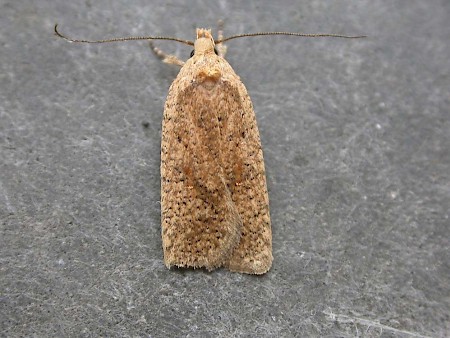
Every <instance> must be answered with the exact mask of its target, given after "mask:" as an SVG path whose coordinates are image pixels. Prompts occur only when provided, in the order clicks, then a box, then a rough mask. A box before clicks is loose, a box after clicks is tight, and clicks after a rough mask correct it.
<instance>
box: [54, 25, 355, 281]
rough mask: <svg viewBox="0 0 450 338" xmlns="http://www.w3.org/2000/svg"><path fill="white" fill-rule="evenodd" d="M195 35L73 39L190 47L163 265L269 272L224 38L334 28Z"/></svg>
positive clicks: (176, 103) (172, 129) (165, 197)
mask: <svg viewBox="0 0 450 338" xmlns="http://www.w3.org/2000/svg"><path fill="white" fill-rule="evenodd" d="M196 32H197V37H196V40H195V42H192V41H187V40H181V39H177V38H167V37H128V38H117V39H108V40H96V41H91V40H74V39H69V38H67V37H65V36H64V35H62V34H61V33H59V31H58V30H57V26H56V25H55V33H56V34H57V35H58V36H59V37H62V38H64V39H66V40H68V41H71V42H86V43H103V42H115V41H129V40H150V41H151V40H173V41H178V42H182V43H185V44H188V45H192V46H193V47H194V50H193V53H192V55H191V58H189V59H188V60H187V61H186V62H183V61H181V60H179V59H178V58H176V57H175V56H172V55H167V54H165V53H163V52H162V51H161V50H160V49H158V48H156V47H154V46H153V44H152V43H151V47H152V49H153V51H154V52H155V53H156V54H157V55H158V56H159V57H161V58H163V60H164V61H165V62H167V63H172V64H177V65H179V66H181V67H182V68H181V70H180V72H179V74H178V76H177V77H176V79H175V80H174V81H173V83H172V85H171V86H170V89H169V93H168V95H167V99H166V103H165V107H164V117H163V124H162V140H161V223H162V224H161V226H162V246H163V252H164V262H165V265H166V266H167V267H168V268H170V267H173V266H176V267H190V268H206V269H207V270H214V269H216V268H219V267H225V268H227V269H229V270H231V271H235V272H241V273H247V274H258V275H259V274H264V273H266V272H267V271H268V270H269V269H270V267H271V265H272V261H273V256H272V229H271V221H270V212H269V197H268V192H267V184H266V175H265V168H264V159H263V152H262V147H261V141H260V136H259V131H258V127H257V123H256V117H255V112H254V110H253V105H252V102H251V99H250V97H249V95H248V93H247V90H246V88H245V86H244V84H243V83H242V81H241V80H240V78H239V76H238V75H237V74H236V73H235V72H234V70H233V69H232V68H231V66H230V64H229V63H228V62H227V61H226V60H225V53H226V47H225V46H224V44H223V43H224V42H225V41H228V40H231V39H234V38H238V37H245V36H258V35H293V36H304V37H344V38H359V37H362V36H352V37H351V36H345V35H337V34H302V33H289V32H267V33H252V34H241V35H235V36H232V37H229V38H226V39H224V38H223V36H222V31H221V30H219V39H218V40H214V39H213V37H212V34H211V30H207V29H203V28H198V29H197V31H196Z"/></svg>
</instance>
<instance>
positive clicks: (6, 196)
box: [0, 181, 16, 213]
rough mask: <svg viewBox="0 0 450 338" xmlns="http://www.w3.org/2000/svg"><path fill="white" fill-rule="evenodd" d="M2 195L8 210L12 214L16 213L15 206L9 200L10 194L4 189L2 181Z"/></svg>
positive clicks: (0, 189)
mask: <svg viewBox="0 0 450 338" xmlns="http://www.w3.org/2000/svg"><path fill="white" fill-rule="evenodd" d="M0 195H2V196H3V199H4V200H5V205H6V209H8V211H9V212H11V213H15V212H16V208H14V206H13V205H11V203H10V201H9V198H8V194H7V192H6V190H5V189H4V188H3V184H2V182H1V181H0Z"/></svg>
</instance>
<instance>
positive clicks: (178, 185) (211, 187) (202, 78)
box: [161, 29, 272, 274]
mask: <svg viewBox="0 0 450 338" xmlns="http://www.w3.org/2000/svg"><path fill="white" fill-rule="evenodd" d="M214 47H215V44H214V40H213V38H212V36H211V31H210V30H205V29H197V40H196V41H195V44H194V55H193V56H192V57H191V58H190V59H189V60H188V61H187V62H186V63H185V64H184V65H183V67H182V68H181V70H180V73H179V74H178V76H177V78H176V79H175V81H174V82H173V83H172V85H171V86H170V89H169V95H168V96H167V101H166V105H165V109H164V119H163V127H162V142H161V218H162V239H163V248H164V261H165V263H166V265H167V266H168V267H170V266H173V265H175V266H186V267H194V268H199V267H205V268H207V269H208V270H213V269H215V268H217V267H220V266H226V267H227V268H229V269H230V270H232V271H238V272H244V273H250V274H262V273H265V272H267V271H268V270H269V269H270V266H271V265H272V231H271V227H270V216H269V197H268V194H267V186H266V176H265V170H264V160H263V153H262V148H261V142H260V138H259V132H258V127H257V125H256V118H255V113H254V111H253V106H252V102H251V100H250V97H249V95H248V93H247V90H246V89H245V86H244V84H243V83H242V82H241V80H240V79H239V76H237V75H236V73H235V72H234V71H233V69H232V68H231V66H230V65H229V64H228V62H227V61H226V60H225V59H224V58H223V55H216V54H215V51H214Z"/></svg>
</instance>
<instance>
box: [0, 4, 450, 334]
mask: <svg viewBox="0 0 450 338" xmlns="http://www.w3.org/2000/svg"><path fill="white" fill-rule="evenodd" d="M218 19H224V20H225V25H226V26H225V28H226V31H225V33H226V35H231V34H237V33H243V32H256V31H279V30H286V31H301V32H333V33H347V34H367V35H368V36H369V38H367V39H365V40H332V39H316V40H308V39H300V38H289V37H277V38H252V39H250V38H249V39H240V40H235V41H230V42H229V44H228V48H229V53H228V61H229V62H230V63H231V65H232V66H233V67H234V69H235V70H236V72H237V73H238V74H239V75H240V76H241V79H242V80H243V82H244V83H245V84H246V86H247V88H248V90H249V93H250V95H251V97H252V100H253V103H254V106H255V111H256V114H257V119H258V123H259V128H260V132H261V137H262V142H263V147H264V154H265V159H266V169H267V177H268V184H269V193H270V199H271V215H272V222H273V241H274V242H273V243H274V258H275V259H274V264H273V268H272V270H271V271H270V272H269V273H268V274H266V275H264V276H261V277H255V276H247V275H241V274H237V273H231V272H228V271H226V270H223V269H221V270H217V271H214V272H211V273H208V272H206V271H203V270H195V271H194V270H168V269H166V267H165V266H164V264H163V261H162V248H161V238H160V224H159V223H160V204H159V199H160V191H159V161H160V154H159V147H160V131H161V120H162V110H163V105H164V101H165V96H166V94H167V90H168V87H169V85H170V83H171V81H172V80H173V79H174V77H175V76H176V74H177V71H178V70H177V68H176V67H172V66H169V65H165V64H163V63H161V62H160V61H159V60H157V59H156V58H155V57H154V56H153V55H152V54H151V52H150V51H149V49H148V47H147V45H146V43H144V42H128V43H121V44H108V45H76V44H69V43H67V42H65V41H63V40H61V39H58V38H56V37H55V36H54V35H53V32H52V30H53V25H54V24H55V23H56V22H58V23H59V24H60V29H61V30H62V31H63V32H65V33H66V34H70V35H72V36H74V37H82V38H105V37H113V36H127V35H146V34H156V35H171V36H177V37H181V38H186V39H193V37H194V28H195V27H197V26H200V27H203V26H204V27H212V28H215V27H216V21H217V20H218ZM449 22H450V2H449V1H444V0H441V1H439V0H430V1H422V0H407V1H406V0H399V1H368V0H362V1H347V0H342V1H320V0H313V1H289V0H280V1H276V2H275V1H261V2H256V1H254V2H250V1H248V2H243V1H225V0H224V1H217V2H213V1H190V2H184V1H151V2H149V1H143V0H141V1H117V2H110V1H105V0H100V1H62V0H55V1H48V0H47V1H44V0H36V1H5V0H3V1H0V43H1V52H0V79H1V81H0V220H1V223H0V224H1V228H0V229H1V234H0V253H1V257H0V335H1V336H4V337H19V336H33V337H68V336H77V337H78V336H79V337H96V336H116V337H218V336H220V337H319V336H321V337H445V336H450V333H449V332H450V315H449V313H450V254H449V247H450V235H449V224H450V220H449V206H450V150H449V148H450V122H449V116H450V115H449V114H450V113H449V104H450V96H449V92H450V91H449V88H450V78H449V73H450V63H449V59H450V44H449V41H450V40H449V37H450V25H449ZM158 46H159V47H161V48H164V49H165V50H168V51H171V52H174V53H177V54H178V55H180V56H182V57H185V58H187V57H188V56H189V53H190V51H191V50H190V48H187V47H185V46H183V45H180V44H176V43H173V42H159V43H158Z"/></svg>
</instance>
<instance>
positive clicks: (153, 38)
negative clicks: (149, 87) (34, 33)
mask: <svg viewBox="0 0 450 338" xmlns="http://www.w3.org/2000/svg"><path fill="white" fill-rule="evenodd" d="M55 35H56V36H58V37H60V38H62V39H64V40H67V41H69V42H77V43H78V42H80V43H106V42H122V41H136V40H170V41H177V42H181V43H184V44H185V45H189V46H193V45H194V42H193V41H190V40H183V39H177V38H172V37H166V36H129V37H125V38H112V39H104V40H78V39H72V38H69V37H67V36H65V35H63V34H61V33H60V32H59V31H58V24H56V25H55Z"/></svg>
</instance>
